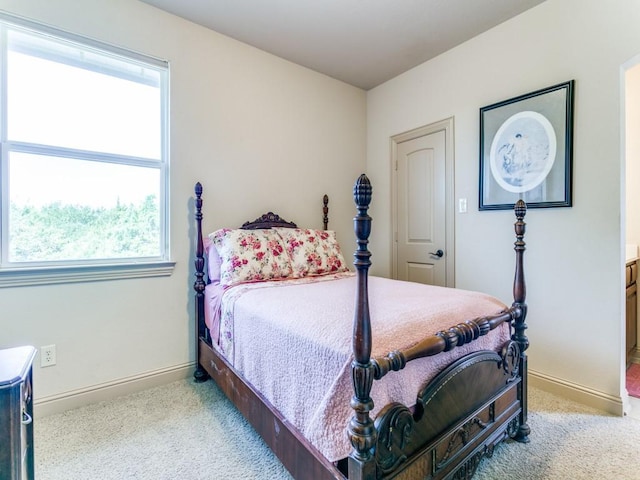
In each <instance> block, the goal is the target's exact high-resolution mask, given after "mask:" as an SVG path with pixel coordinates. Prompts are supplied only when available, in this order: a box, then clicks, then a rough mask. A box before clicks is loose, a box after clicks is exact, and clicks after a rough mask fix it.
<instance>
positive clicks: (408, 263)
mask: <svg viewBox="0 0 640 480" xmlns="http://www.w3.org/2000/svg"><path fill="white" fill-rule="evenodd" d="M431 130H434V131H430V130H429V129H428V127H426V128H425V130H424V131H423V132H418V133H422V134H420V135H419V136H415V135H416V134H415V132H414V135H409V138H408V139H404V140H403V139H402V138H400V139H398V137H396V138H395V139H394V140H400V141H398V142H397V143H396V149H395V157H396V158H395V163H396V175H395V179H396V188H395V193H396V202H395V205H396V208H395V212H394V213H395V221H394V223H395V225H396V227H397V230H396V232H397V233H396V234H395V239H394V240H395V255H394V260H395V261H394V268H393V270H394V277H395V278H398V279H400V280H408V281H412V282H420V283H426V284H430V285H440V286H447V285H450V286H453V279H452V278H450V279H448V278H447V276H448V274H449V272H452V269H451V268H448V263H449V260H451V264H452V263H453V262H452V253H453V252H452V251H449V249H450V248H452V241H451V239H449V241H448V239H447V217H448V210H451V208H452V205H449V206H447V198H448V197H449V196H450V195H449V193H450V192H448V190H449V188H448V187H449V183H450V182H449V181H448V179H447V131H446V130H445V129H443V128H435V129H431ZM450 134H451V132H449V135H450ZM405 138H406V137H405ZM450 203H452V202H450ZM450 275H451V276H452V273H451V274H450Z"/></svg>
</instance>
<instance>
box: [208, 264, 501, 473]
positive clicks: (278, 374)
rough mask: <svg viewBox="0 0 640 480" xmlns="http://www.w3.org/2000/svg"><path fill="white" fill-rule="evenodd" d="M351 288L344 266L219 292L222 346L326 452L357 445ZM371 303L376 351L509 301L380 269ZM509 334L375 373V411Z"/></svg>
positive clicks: (410, 398)
mask: <svg viewBox="0 0 640 480" xmlns="http://www.w3.org/2000/svg"><path fill="white" fill-rule="evenodd" d="M355 290H356V277H355V275H354V274H351V273H345V274H337V275H332V276H329V277H315V278H314V279H299V280H287V281H278V282H263V283H253V284H243V285H237V286H235V287H231V288H229V289H227V290H226V291H225V292H224V294H223V295H222V301H221V310H220V324H219V328H220V331H219V340H220V341H219V345H218V348H219V349H220V350H221V352H222V353H223V354H224V355H225V356H226V358H227V359H228V360H229V362H230V363H231V364H232V365H233V366H234V368H236V370H238V371H239V372H241V373H242V375H243V376H244V377H245V378H246V379H247V380H248V381H249V382H250V383H251V384H252V385H253V386H254V387H255V388H256V389H257V390H258V391H260V392H261V393H262V394H263V395H264V396H265V397H266V398H267V399H268V400H269V401H270V402H271V404H272V405H274V406H275V407H276V408H277V409H278V410H279V411H280V412H281V413H282V415H283V416H284V417H285V418H287V419H288V420H289V421H290V422H291V423H292V424H293V425H294V426H295V427H296V428H297V429H298V430H299V431H300V432H302V434H303V435H304V436H305V437H306V438H307V439H308V440H309V441H310V442H311V443H312V444H313V445H315V446H316V447H317V448H318V449H319V451H320V452H321V453H322V454H323V455H324V456H325V457H326V458H327V459H328V460H330V461H337V460H339V459H341V458H344V457H346V456H347V455H348V454H349V452H350V451H351V444H350V442H349V440H348V437H347V433H346V427H347V425H348V422H349V420H350V418H351V416H352V414H353V411H352V409H351V407H350V404H349V402H350V399H351V397H352V395H353V387H352V384H351V360H352V347H351V340H352V329H353V315H354V310H355ZM369 306H370V311H371V325H372V331H373V348H372V357H373V356H381V355H386V354H387V353H388V352H390V351H392V350H397V349H402V348H406V347H409V346H412V345H414V344H415V343H417V342H418V341H420V340H421V339H422V338H424V337H425V336H429V335H433V334H435V333H436V332H438V331H440V330H444V329H447V328H449V327H451V326H453V325H455V324H457V323H459V322H461V321H463V320H468V319H472V318H475V317H479V316H483V315H490V314H494V313H499V312H500V311H502V310H503V309H505V308H506V306H505V305H504V304H503V303H501V302H500V301H499V300H497V299H495V298H493V297H491V296H489V295H485V294H482V293H478V292H471V291H465V290H459V289H450V288H442V287H432V286H426V285H421V284H416V283H410V282H402V281H397V280H389V279H385V278H379V277H369ZM216 333H217V332H216ZM216 337H217V335H216V336H214V337H213V338H216ZM508 338H509V328H508V326H507V325H503V326H502V327H501V328H498V329H496V330H495V331H493V332H491V333H490V334H489V335H486V336H484V337H480V339H478V340H477V341H476V342H474V343H473V344H472V345H464V346H462V347H460V348H456V349H454V350H453V351H451V352H446V353H442V354H439V355H436V356H433V357H428V358H423V359H418V360H414V361H412V362H410V363H409V364H408V365H407V367H406V368H405V369H404V370H402V371H400V372H391V373H389V374H388V375H387V376H386V377H384V378H383V379H382V380H380V381H375V382H374V385H373V389H372V394H371V396H372V398H373V400H374V403H375V408H374V410H373V412H372V413H373V416H374V417H375V415H376V413H377V412H378V411H379V410H380V409H381V408H382V407H383V406H385V405H386V404H388V403H390V402H392V401H398V402H402V403H404V404H405V405H407V406H412V405H414V404H415V400H416V395H417V393H418V390H419V389H420V388H421V387H422V386H423V385H424V384H425V383H426V382H428V381H429V380H430V379H432V378H433V377H434V376H435V375H436V374H437V373H438V372H439V371H441V370H442V369H443V368H444V367H446V366H447V365H449V364H450V363H451V362H453V361H454V360H455V359H457V358H460V357H462V356H464V355H466V354H468V353H470V352H472V351H474V350H496V351H497V350H498V349H499V348H501V346H502V345H503V344H504V342H506V341H507V340H508ZM399 376H402V381H398V377H399Z"/></svg>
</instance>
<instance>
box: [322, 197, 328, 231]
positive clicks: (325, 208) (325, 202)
mask: <svg viewBox="0 0 640 480" xmlns="http://www.w3.org/2000/svg"><path fill="white" fill-rule="evenodd" d="M322 225H323V227H322V229H323V230H326V229H327V228H329V196H328V195H326V194H325V195H324V196H323V197H322Z"/></svg>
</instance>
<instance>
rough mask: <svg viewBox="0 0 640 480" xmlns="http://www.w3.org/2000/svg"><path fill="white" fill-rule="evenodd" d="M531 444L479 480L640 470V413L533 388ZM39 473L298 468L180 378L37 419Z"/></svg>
mask: <svg viewBox="0 0 640 480" xmlns="http://www.w3.org/2000/svg"><path fill="white" fill-rule="evenodd" d="M529 423H530V425H531V429H532V434H531V443H529V444H527V445H522V444H519V443H515V442H507V443H504V444H503V445H501V446H500V447H499V448H498V449H496V452H495V453H494V456H493V458H492V459H490V460H489V461H486V460H485V461H483V463H482V464H481V467H480V469H479V470H478V472H477V474H476V476H475V477H474V479H475V480H497V479H523V480H527V479H531V480H534V479H540V480H542V479H549V480H551V479H553V480H562V479H567V480H576V479H594V478H607V479H640V421H639V420H636V419H632V418H619V417H612V416H609V415H606V414H603V413H601V412H598V411H596V410H592V409H589V408H587V407H584V406H582V405H579V404H576V403H573V402H570V401H567V400H564V399H561V398H559V397H556V396H553V395H551V394H548V393H545V392H542V391H540V390H535V389H531V390H530V414H529ZM35 436H36V438H35V442H36V449H35V452H36V478H37V479H38V480H48V479H60V480H75V479H78V480H80V479H82V480H94V479H95V480H103V479H104V480H123V479H153V480H160V479H166V480H169V479H171V480H173V479H184V480H192V479H193V480H196V479H215V480H218V479H234V480H235V479H260V480H262V479H264V480H267V479H269V480H274V479H287V480H290V479H291V477H290V476H289V474H288V473H287V472H286V470H285V469H284V468H283V467H282V465H281V464H280V463H279V462H278V460H277V459H276V458H275V457H274V455H273V454H272V453H271V452H270V450H269V449H268V448H267V447H266V446H265V445H264V443H263V442H262V440H260V439H259V438H258V437H257V435H256V434H255V432H254V431H253V429H252V428H251V427H250V426H249V425H248V424H247V423H246V422H245V421H244V419H243V418H242V417H241V416H240V414H239V413H238V412H237V410H235V408H234V407H233V406H232V405H231V404H230V403H229V402H228V401H227V399H226V398H225V397H224V395H223V394H222V393H220V391H219V390H218V388H217V387H216V386H215V385H214V384H213V383H212V382H210V381H209V382H206V383H203V384H194V383H192V382H191V381H190V380H184V381H180V382H175V383H172V384H170V385H166V386H163V387H158V388H154V389H151V390H147V391H144V392H141V393H137V394H134V395H129V396H127V397H122V398H119V399H117V400H114V401H112V402H103V403H99V404H95V405H90V406H87V407H83V408H80V409H76V410H72V411H69V412H65V413H62V414H57V415H52V416H49V417H45V418H40V419H36V421H35Z"/></svg>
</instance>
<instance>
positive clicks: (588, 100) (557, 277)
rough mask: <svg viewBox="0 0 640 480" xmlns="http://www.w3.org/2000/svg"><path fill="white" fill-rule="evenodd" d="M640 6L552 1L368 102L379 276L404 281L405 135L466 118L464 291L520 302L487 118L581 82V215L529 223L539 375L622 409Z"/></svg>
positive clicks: (460, 278)
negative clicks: (484, 133) (399, 226)
mask: <svg viewBox="0 0 640 480" xmlns="http://www.w3.org/2000/svg"><path fill="white" fill-rule="evenodd" d="M638 25H640V2H636V1H625V0H616V1H614V2H602V1H600V0H547V1H546V2H544V3H543V4H541V5H539V6H537V7H535V8H534V9H532V10H529V11H527V12H525V13H523V14H522V15H520V16H518V17H516V18H515V19H513V20H510V21H508V22H506V23H503V24H501V25H499V26H497V27H496V28H494V29H492V30H490V31H488V32H486V33H485V34H482V35H480V36H478V37H476V38H474V39H472V40H471V41H469V42H467V43H465V44H463V45H461V46H459V47H457V48H455V49H453V50H451V51H449V52H447V53H445V54H443V55H441V56H439V57H438V58H436V59H434V60H432V61H429V62H427V63H424V64H422V65H420V66H418V67H417V68H414V69H412V70H411V71H409V72H407V73H405V74H403V75H400V76H399V77H397V78H395V79H393V80H391V81H389V82H387V83H385V84H383V85H381V86H380V87H378V88H375V89H373V90H371V91H369V92H368V94H367V171H368V173H369V175H370V177H371V181H372V184H373V187H374V197H373V198H374V200H373V202H372V210H371V216H372V217H373V219H374V223H375V224H374V229H373V234H372V241H371V250H372V252H373V253H374V255H373V258H372V261H373V263H374V269H373V270H374V272H377V273H380V274H388V273H389V272H390V258H391V257H390V252H391V245H390V241H389V240H390V238H391V233H390V231H389V228H388V225H389V224H390V222H389V219H390V203H391V202H390V166H389V164H390V162H389V138H390V137H391V136H393V135H396V134H399V133H402V132H404V131H407V130H410V129H413V128H416V127H418V126H421V125H427V124H430V123H433V122H436V121H439V120H442V119H444V118H447V117H450V116H454V117H455V172H456V173H455V190H456V191H455V196H456V198H463V197H464V198H467V199H468V200H469V212H468V213H466V214H456V223H455V229H456V282H457V286H458V287H461V288H469V289H476V290H481V291H486V292H488V293H491V294H494V295H497V296H499V297H500V298H503V299H505V300H506V301H507V302H510V301H511V300H510V299H511V298H512V297H511V282H512V278H513V267H512V265H513V258H514V254H513V250H512V246H513V241H514V237H513V227H512V224H513V221H514V218H513V214H512V213H511V212H509V211H498V212H479V211H478V210H477V207H478V200H477V199H478V144H479V140H478V135H479V109H480V108H481V107H483V106H486V105H490V104H493V103H495V102H498V101H501V100H506V99H508V98H512V97H515V96H518V95H520V94H525V93H528V92H531V91H534V90H538V89H540V88H544V87H547V86H551V85H555V84H558V83H561V82H564V81H567V80H571V79H575V81H576V85H575V87H576V90H575V122H574V126H575V137H574V159H573V173H574V180H573V202H574V203H573V204H574V206H573V207H572V208H555V209H535V210H534V209H532V210H530V211H529V213H528V214H527V218H526V221H527V223H528V232H527V237H526V240H527V242H528V251H527V253H526V264H525V271H526V274H527V284H528V303H529V306H530V309H529V317H528V325H529V329H528V330H527V333H528V336H529V339H530V341H531V347H530V349H529V350H528V353H529V358H530V369H531V371H533V372H537V373H538V374H540V375H542V376H546V377H549V378H551V379H554V380H558V381H560V382H565V383H566V384H569V385H571V386H576V387H578V388H582V389H583V390H585V391H590V392H594V393H595V394H596V395H600V396H602V397H603V398H614V399H615V398H617V399H618V400H619V399H620V393H621V383H622V380H621V371H622V369H621V363H622V351H623V348H622V334H623V332H622V315H623V313H622V312H623V311H622V308H621V307H622V298H623V297H622V295H623V293H622V291H621V290H622V280H621V275H622V258H623V253H622V252H621V251H620V250H621V245H622V243H624V240H622V239H621V224H620V222H621V220H620V217H621V211H620V210H621V209H620V203H621V202H620V198H621V145H620V144H621V132H620V127H621V114H620V98H621V92H620V85H621V81H620V75H621V71H620V67H621V65H622V64H623V63H625V62H626V61H628V60H629V59H630V58H632V57H633V56H635V55H636V54H638V53H639V52H640V29H639V28H638Z"/></svg>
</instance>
